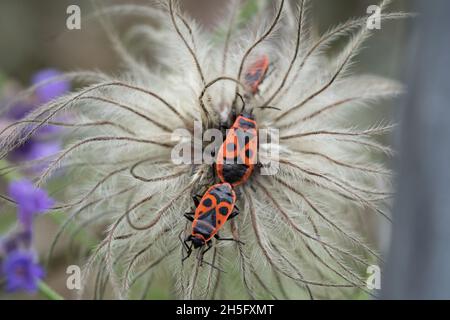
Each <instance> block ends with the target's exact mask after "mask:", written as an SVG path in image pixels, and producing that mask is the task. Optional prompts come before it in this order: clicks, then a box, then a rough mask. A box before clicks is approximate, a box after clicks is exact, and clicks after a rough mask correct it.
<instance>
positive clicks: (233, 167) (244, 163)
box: [216, 113, 258, 187]
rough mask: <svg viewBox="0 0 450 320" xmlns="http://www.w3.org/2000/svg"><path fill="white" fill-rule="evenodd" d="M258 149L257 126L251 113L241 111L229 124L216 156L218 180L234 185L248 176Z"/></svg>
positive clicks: (244, 180)
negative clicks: (229, 126)
mask: <svg viewBox="0 0 450 320" xmlns="http://www.w3.org/2000/svg"><path fill="white" fill-rule="evenodd" d="M257 149H258V135H257V126H256V121H255V119H254V116H253V115H252V114H247V113H241V114H240V115H239V116H238V117H237V118H236V120H235V121H234V123H233V125H232V126H231V128H230V130H229V131H228V134H227V136H226V138H225V141H224V143H223V144H222V146H221V147H220V149H219V152H218V154H217V158H216V173H217V176H218V177H219V179H220V181H222V182H228V183H230V184H231V185H232V186H233V187H236V186H238V185H240V184H242V183H244V182H246V181H247V180H248V178H250V176H251V174H252V172H253V170H254V167H255V164H256V160H257V159H256V156H257Z"/></svg>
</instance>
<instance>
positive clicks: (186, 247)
mask: <svg viewBox="0 0 450 320" xmlns="http://www.w3.org/2000/svg"><path fill="white" fill-rule="evenodd" d="M191 237H192V236H191V235H189V236H188V237H187V238H186V239H184V240H182V239H181V238H180V240H181V242H182V243H183V247H184V248H185V249H186V256H185V257H183V258H182V259H181V263H183V262H184V260H186V259H187V258H189V257H190V256H191V254H192V243H191V245H188V241H190V240H191Z"/></svg>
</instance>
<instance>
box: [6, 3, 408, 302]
mask: <svg viewBox="0 0 450 320" xmlns="http://www.w3.org/2000/svg"><path fill="white" fill-rule="evenodd" d="M299 3H300V4H299V6H298V7H295V8H290V7H289V4H288V1H277V2H276V4H277V6H276V8H275V10H273V11H270V12H269V10H266V11H263V12H260V13H258V14H257V15H255V17H256V18H254V19H253V21H250V22H249V23H248V24H246V25H242V24H241V23H238V21H239V19H238V17H239V14H240V12H241V11H240V7H239V2H238V1H233V2H232V4H231V5H230V8H229V14H226V15H224V17H225V18H224V19H223V21H220V22H218V23H217V28H216V30H214V31H209V30H205V29H204V28H202V27H200V26H199V25H198V24H197V23H196V22H195V21H192V20H191V19H189V18H188V17H186V16H185V15H184V13H183V12H181V11H180V10H179V8H178V6H177V3H176V1H168V2H163V3H158V5H156V6H145V7H144V6H142V7H141V6H137V5H124V6H116V7H110V8H105V9H102V10H101V14H102V15H108V16H111V17H113V18H116V15H118V14H125V15H143V16H145V17H149V18H151V19H152V20H154V21H157V22H158V27H155V26H153V25H152V26H150V25H145V24H139V25H136V26H134V27H132V28H131V30H130V32H129V34H128V35H129V37H131V38H133V39H134V42H140V43H141V45H142V47H144V48H146V47H145V44H146V43H149V46H150V44H151V47H149V48H147V49H148V50H149V51H151V52H152V53H153V55H155V58H156V59H157V64H156V65H155V66H151V67H150V66H148V65H147V64H145V63H144V62H142V61H140V60H138V59H136V57H135V56H134V55H133V51H132V50H129V49H128V48H127V47H126V46H125V45H124V43H123V42H122V40H121V38H120V37H118V36H117V35H116V33H115V31H114V29H113V28H112V27H111V26H107V28H106V29H107V31H108V35H109V36H110V38H111V40H112V41H113V44H114V48H115V49H116V52H117V53H118V54H119V56H120V57H121V58H122V62H123V65H124V69H123V72H122V73H121V74H120V75H119V76H111V75H106V74H103V73H93V74H88V73H86V74H85V76H86V78H88V76H89V81H90V83H89V85H87V86H85V87H83V88H82V89H80V90H79V91H77V92H73V93H70V94H68V95H66V96H64V97H62V98H59V99H58V100H56V101H53V102H51V103H49V104H47V105H44V106H42V107H41V108H39V109H38V110H36V111H35V112H33V113H32V114H30V115H29V116H28V119H31V120H35V121H36V122H37V123H36V124H35V125H33V126H32V127H34V129H31V130H30V124H29V123H26V124H24V123H18V124H16V126H14V127H11V128H9V129H8V130H6V131H4V132H2V135H1V137H2V140H1V150H4V152H3V151H2V155H3V156H4V155H5V154H6V153H7V152H8V151H9V150H11V149H13V148H14V147H15V146H17V144H18V143H20V142H23V141H24V140H26V139H27V138H29V137H30V136H32V134H33V133H34V131H36V130H37V128H38V127H39V126H42V125H45V124H46V123H47V122H49V121H52V119H54V118H55V117H56V116H57V115H60V114H61V113H65V112H67V113H68V114H69V115H70V119H71V125H72V126H70V127H68V128H67V135H66V138H67V145H66V147H65V149H64V150H63V151H62V152H61V153H60V154H59V155H58V156H56V157H55V158H54V159H53V162H52V164H51V165H50V167H49V168H48V169H47V170H46V171H45V172H44V173H43V174H42V175H41V176H40V177H38V183H44V182H45V181H46V179H47V178H48V177H51V176H52V174H53V173H54V171H55V169H56V168H57V167H64V168H65V175H67V179H70V185H69V186H67V187H66V188H65V190H64V199H61V202H62V204H61V206H62V210H65V211H66V212H67V215H68V223H74V222H77V223H79V225H80V226H82V228H87V227H89V226H95V225H100V226H107V227H106V229H105V233H104V238H103V240H102V242H101V244H100V245H98V247H97V249H96V250H95V252H94V253H93V254H92V255H91V256H90V258H89V261H88V263H87V265H86V269H85V270H86V274H85V280H86V282H89V281H88V280H89V279H95V278H99V279H100V280H98V281H96V282H95V283H96V285H95V294H96V295H97V296H102V295H103V292H104V288H105V286H107V283H109V285H110V286H111V287H112V288H113V289H114V290H113V292H114V294H115V295H116V296H117V297H121V298H125V297H131V298H137V297H140V296H143V297H145V294H146V292H147V291H148V289H149V288H151V287H152V285H153V284H154V283H160V282H159V281H158V279H163V280H161V281H163V282H164V283H165V285H166V286H167V287H168V289H167V290H168V291H169V292H170V293H172V294H173V295H175V296H177V297H181V298H187V299H191V298H239V297H242V298H246V297H247V298H248V297H251V298H305V299H308V298H337V297H343V296H350V295H351V294H354V293H355V291H358V290H362V291H364V290H365V281H364V276H365V270H366V266H367V265H368V264H371V263H376V261H377V259H378V258H379V255H378V254H377V253H376V251H375V250H373V249H371V246H370V245H368V244H367V243H366V241H365V240H364V233H365V229H366V221H367V219H368V217H369V216H370V215H375V216H377V215H378V216H386V215H387V213H386V210H387V207H388V199H389V197H390V187H389V176H390V172H389V171H388V170H387V169H386V168H385V167H384V166H383V165H382V164H381V163H379V162H378V161H375V160H374V159H375V157H374V154H375V153H382V154H389V153H390V152H391V150H390V149H389V148H388V147H386V146H384V145H382V144H380V143H379V142H377V141H376V139H374V137H375V136H377V135H380V134H383V133H385V132H386V131H389V130H390V129H391V127H392V126H391V125H389V124H385V123H381V124H375V125H373V126H372V127H370V128H361V127H360V126H358V123H355V122H354V121H352V119H354V115H355V114H357V113H358V112H360V109H362V108H363V107H365V106H368V105H370V104H372V103H373V102H375V101H378V100H381V99H386V98H391V97H394V96H396V95H398V94H399V93H400V92H401V90H402V89H401V86H400V85H399V84H398V83H396V82H395V81H391V80H387V79H384V78H381V77H377V76H370V75H362V76H361V75H353V74H352V73H351V69H350V66H351V63H352V61H353V57H354V56H355V55H356V54H357V52H358V49H359V48H360V46H361V44H362V42H363V41H364V40H365V39H366V38H367V37H368V36H369V35H370V30H368V29H366V28H365V19H355V20H351V21H348V22H346V23H344V24H341V25H339V26H337V27H336V28H333V29H330V30H329V31H328V32H326V33H325V34H323V35H322V36H320V37H315V36H314V35H313V32H311V22H310V20H309V19H308V1H300V2H299ZM386 4H387V1H385V2H384V3H383V4H382V6H383V9H385V7H384V6H385V5H386ZM289 8H290V9H289ZM383 12H384V11H383ZM404 16H405V15H404V14H401V13H390V14H387V13H384V15H383V16H382V18H383V19H394V18H401V17H404ZM261 17H264V18H262V19H261ZM261 22H262V23H261ZM341 37H347V39H348V42H347V45H346V46H345V48H344V49H343V50H342V52H341V53H339V54H337V55H334V56H333V57H332V58H330V57H329V56H328V55H327V50H326V49H327V48H328V47H329V46H330V45H332V44H333V42H334V41H335V40H336V39H337V38H341ZM138 40H140V41H138ZM261 54H267V55H268V56H269V59H270V62H271V65H270V67H269V70H270V73H269V75H268V76H267V78H266V79H265V80H264V82H263V83H262V84H261V86H260V88H259V89H260V92H259V94H258V95H256V96H255V97H252V98H249V97H248V96H247V101H246V103H247V108H252V107H257V106H265V105H270V106H272V107H275V108H278V109H280V110H273V109H256V108H255V109H254V114H255V117H256V120H257V122H258V127H259V128H260V129H265V128H275V129H277V130H279V136H280V144H279V146H277V150H278V151H279V162H278V163H279V171H278V173H277V174H276V175H272V176H270V175H269V176H262V175H261V174H260V172H259V170H256V171H255V173H254V174H253V176H252V177H251V178H250V179H249V181H248V182H247V183H246V184H244V185H243V186H241V187H238V189H237V194H238V201H237V206H238V207H239V209H240V215H239V216H238V217H237V218H235V219H234V220H232V221H229V222H227V223H226V225H225V226H224V228H223V230H221V236H222V237H227V238H228V237H233V238H235V239H240V240H241V241H243V242H244V243H245V245H242V244H238V243H234V242H218V241H217V242H214V240H213V242H214V246H213V248H212V249H211V250H210V252H208V253H207V255H205V258H204V260H205V261H206V262H205V263H203V265H202V266H200V264H199V261H198V259H196V255H197V252H194V253H193V254H192V256H191V257H190V258H189V259H187V260H186V261H185V262H184V263H181V258H182V255H183V254H185V253H183V246H182V244H181V243H180V238H181V239H184V238H185V237H186V235H188V234H189V233H190V223H189V222H187V220H185V219H184V217H183V213H184V212H187V211H191V210H192V208H193V207H192V206H193V204H192V200H191V197H192V196H193V195H195V194H198V193H201V192H204V190H205V189H206V188H207V187H208V186H210V185H212V184H213V183H214V176H213V174H212V172H213V168H212V166H210V165H207V164H200V165H174V164H173V163H172V161H171V149H172V147H173V145H174V144H176V143H177V141H174V140H173V137H172V135H171V133H172V131H173V130H175V129H178V128H185V129H187V130H188V131H189V132H191V134H193V130H194V128H193V124H194V121H201V123H202V126H203V129H207V128H220V126H221V124H222V122H224V121H225V120H226V121H227V122H229V121H230V119H231V117H232V114H231V111H232V106H233V102H235V103H237V104H238V105H240V103H239V100H238V99H237V97H236V95H235V93H236V90H237V92H240V93H241V94H243V95H244V94H245V90H243V89H242V88H241V86H240V85H239V84H238V83H237V82H243V79H244V73H245V70H246V67H248V66H249V65H251V63H252V62H253V61H255V59H257V58H258V57H259V56H260V55H261ZM239 73H240V74H239ZM80 75H81V76H83V73H74V74H68V75H67V77H68V78H76V77H79V76H80ZM220 77H223V79H222V80H218V81H217V82H215V83H214V80H215V79H218V78H220ZM202 96H203V99H199V97H202ZM236 101H237V102H236ZM202 108H204V109H203V110H202ZM205 110H206V112H205ZM264 160H268V161H270V160H273V161H277V160H278V159H270V156H268V159H264ZM64 227H65V225H64ZM63 231H65V228H63V229H62V230H61V232H63ZM58 239H59V236H58V237H57V239H55V243H56V242H57V240H58ZM52 248H53V246H52ZM210 264H213V265H214V267H212V266H211V265H210ZM219 269H220V270H223V271H226V272H222V271H220V270H219ZM93 271H94V272H93Z"/></svg>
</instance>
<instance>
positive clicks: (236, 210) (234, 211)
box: [228, 206, 239, 220]
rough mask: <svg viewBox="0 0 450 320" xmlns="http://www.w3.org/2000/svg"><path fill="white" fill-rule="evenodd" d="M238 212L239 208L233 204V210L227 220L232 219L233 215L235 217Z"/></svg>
mask: <svg viewBox="0 0 450 320" xmlns="http://www.w3.org/2000/svg"><path fill="white" fill-rule="evenodd" d="M238 214H239V208H238V207H236V206H234V209H233V211H232V212H231V214H230V216H229V217H228V220H231V219H233V218H234V217H236V216H237V215H238Z"/></svg>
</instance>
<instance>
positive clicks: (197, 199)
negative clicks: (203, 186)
mask: <svg viewBox="0 0 450 320" xmlns="http://www.w3.org/2000/svg"><path fill="white" fill-rule="evenodd" d="M201 198H202V196H201V195H198V194H196V195H195V196H192V201H194V204H195V207H198V205H199V203H200V199H201Z"/></svg>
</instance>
